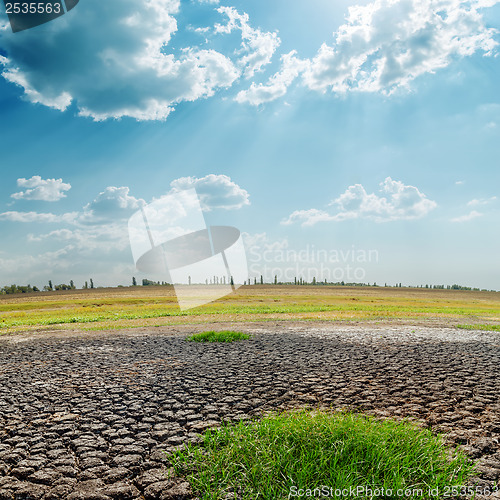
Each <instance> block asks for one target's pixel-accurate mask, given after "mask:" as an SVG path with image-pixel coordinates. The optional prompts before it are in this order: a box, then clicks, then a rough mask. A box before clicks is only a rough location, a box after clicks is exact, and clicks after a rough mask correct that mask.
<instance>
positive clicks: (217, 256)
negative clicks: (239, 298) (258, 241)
mask: <svg viewBox="0 0 500 500" xmlns="http://www.w3.org/2000/svg"><path fill="white" fill-rule="evenodd" d="M128 230H129V238H130V246H131V249H132V255H133V257H134V262H135V265H136V268H137V269H138V270H139V271H142V272H144V273H152V274H153V275H155V276H159V277H161V279H162V280H165V281H167V282H169V283H173V285H174V289H175V294H176V296H177V301H178V303H179V307H180V308H181V310H187V309H191V308H193V307H197V306H201V305H203V304H208V303H209V302H212V301H214V300H216V299H219V298H221V297H224V296H225V295H229V294H230V293H232V292H234V291H235V290H236V289H237V288H238V287H240V286H241V285H243V284H244V283H246V281H247V280H248V265H247V258H246V253H245V247H244V246H243V241H242V238H241V234H240V231H239V230H238V229H236V228H235V227H232V226H207V225H206V223H205V218H204V216H203V212H202V208H201V204H200V200H199V197H198V195H197V193H196V190H195V189H187V190H185V191H180V192H177V193H173V194H169V195H166V196H163V197H162V198H160V199H158V200H156V201H153V202H152V203H150V204H149V205H146V206H144V207H143V208H141V210H138V211H137V212H136V213H135V214H134V215H132V217H131V218H130V219H129V223H128ZM193 285H205V286H193Z"/></svg>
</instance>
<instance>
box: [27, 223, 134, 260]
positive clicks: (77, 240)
mask: <svg viewBox="0 0 500 500" xmlns="http://www.w3.org/2000/svg"><path fill="white" fill-rule="evenodd" d="M28 241H29V242H31V243H40V242H44V241H61V242H65V243H66V244H71V245H73V246H74V247H75V249H78V250H79V251H80V252H81V253H86V252H91V251H94V250H99V251H101V252H105V253H109V252H111V251H116V250H120V251H121V250H124V249H125V248H127V247H128V246H129V237H128V230H127V225H126V224H125V223H124V222H117V223H111V224H106V225H94V226H88V227H78V228H73V229H56V230H55V231H50V232H49V233H43V234H37V235H35V234H29V235H28Z"/></svg>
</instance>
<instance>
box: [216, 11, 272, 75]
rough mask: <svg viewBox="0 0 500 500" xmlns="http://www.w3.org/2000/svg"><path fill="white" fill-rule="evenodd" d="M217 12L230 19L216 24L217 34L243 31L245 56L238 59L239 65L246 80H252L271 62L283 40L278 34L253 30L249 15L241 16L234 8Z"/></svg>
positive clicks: (242, 44)
mask: <svg viewBox="0 0 500 500" xmlns="http://www.w3.org/2000/svg"><path fill="white" fill-rule="evenodd" d="M217 10H218V12H220V13H221V14H225V15H226V16H227V17H228V22H227V23H226V24H216V25H215V33H231V32H232V31H234V30H240V31H241V39H242V43H241V46H242V52H243V53H244V55H243V56H241V57H240V58H239V59H238V64H239V66H240V67H241V68H242V69H243V75H244V76H245V78H251V77H252V76H253V75H254V74H255V73H256V72H258V71H261V70H262V68H263V66H265V65H267V64H269V63H270V62H271V58H272V56H273V54H274V53H275V52H276V49H277V48H278V47H279V45H280V43H281V40H280V39H279V37H278V35H277V33H276V32H263V31H261V30H259V29H255V28H252V27H251V26H250V24H249V17H248V14H246V13H243V14H240V13H239V12H238V11H237V10H236V9H235V8H234V7H219V9H217Z"/></svg>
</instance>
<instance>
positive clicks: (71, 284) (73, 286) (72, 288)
mask: <svg viewBox="0 0 500 500" xmlns="http://www.w3.org/2000/svg"><path fill="white" fill-rule="evenodd" d="M69 286H70V287H71V290H74V289H75V288H76V287H75V283H74V282H73V280H70V282H69Z"/></svg>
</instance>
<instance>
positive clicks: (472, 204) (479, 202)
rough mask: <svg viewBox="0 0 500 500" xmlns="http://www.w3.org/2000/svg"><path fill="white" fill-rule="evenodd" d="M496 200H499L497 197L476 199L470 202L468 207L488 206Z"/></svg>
mask: <svg viewBox="0 0 500 500" xmlns="http://www.w3.org/2000/svg"><path fill="white" fill-rule="evenodd" d="M496 199H497V197H496V196H492V197H491V198H479V199H474V200H470V201H469V202H468V203H467V206H468V207H478V206H481V205H488V204H490V203H493V202H494V201H496Z"/></svg>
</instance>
